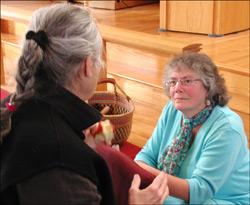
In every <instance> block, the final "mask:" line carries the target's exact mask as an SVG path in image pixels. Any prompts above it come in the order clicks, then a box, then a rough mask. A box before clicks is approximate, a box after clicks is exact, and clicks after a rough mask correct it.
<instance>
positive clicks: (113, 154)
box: [96, 145, 155, 204]
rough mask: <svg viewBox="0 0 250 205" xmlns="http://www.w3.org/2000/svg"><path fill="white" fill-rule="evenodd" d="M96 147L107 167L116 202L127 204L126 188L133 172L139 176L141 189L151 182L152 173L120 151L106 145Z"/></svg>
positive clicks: (129, 184)
mask: <svg viewBox="0 0 250 205" xmlns="http://www.w3.org/2000/svg"><path fill="white" fill-rule="evenodd" d="M96 149H97V151H98V153H99V154H100V155H101V156H102V157H103V158H104V160H105V161H106V164H107V165H108V167H109V171H110V173H111V177H112V181H113V187H114V191H115V196H116V200H117V204H128V190H129V188H130V186H131V182H132V180H133V178H134V175H135V174H139V175H140V177H141V186H140V188H141V189H144V188H146V187H147V186H148V185H150V184H151V183H152V182H153V180H154V178H155V176H154V175H153V174H151V173H149V172H147V171H146V170H144V169H143V168H141V167H140V166H139V165H137V164H136V163H135V162H134V161H133V160H132V159H131V158H130V157H128V156H127V155H125V154H123V153H122V152H119V151H117V150H116V149H114V148H112V147H109V146H106V145H99V146H98V147H97V148H96Z"/></svg>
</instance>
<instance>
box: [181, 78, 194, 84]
mask: <svg viewBox="0 0 250 205" xmlns="http://www.w3.org/2000/svg"><path fill="white" fill-rule="evenodd" d="M183 82H184V84H185V85H192V84H193V80H191V79H185V80H183Z"/></svg>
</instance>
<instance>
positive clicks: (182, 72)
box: [169, 67, 198, 78]
mask: <svg viewBox="0 0 250 205" xmlns="http://www.w3.org/2000/svg"><path fill="white" fill-rule="evenodd" d="M169 77H170V78H188V77H193V78H194V77H198V75H197V73H196V72H195V71H193V70H192V69H190V68H187V67H186V68H181V69H180V68H174V69H173V70H172V71H171V72H170V75H169Z"/></svg>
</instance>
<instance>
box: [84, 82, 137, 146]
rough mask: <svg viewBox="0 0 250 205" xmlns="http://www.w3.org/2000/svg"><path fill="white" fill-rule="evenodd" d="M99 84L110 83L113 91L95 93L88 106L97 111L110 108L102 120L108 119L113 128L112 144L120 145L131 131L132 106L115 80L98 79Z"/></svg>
mask: <svg viewBox="0 0 250 205" xmlns="http://www.w3.org/2000/svg"><path fill="white" fill-rule="evenodd" d="M101 83H112V84H113V85H114V91H113V92H111V91H95V92H94V95H93V96H92V97H91V98H90V99H89V100H88V104H89V105H91V106H93V107H94V108H96V109H97V110H99V111H101V110H102V109H103V108H104V107H106V106H109V107H110V110H109V112H108V113H107V114H105V115H104V119H109V120H110V121H111V123H112V124H113V125H114V128H115V137H114V139H113V140H112V144H119V145H121V144H122V143H123V142H124V141H126V140H127V138H128V137H129V134H130V131H131V127H132V118H133V112H134V104H133V102H132V100H131V99H130V97H128V96H127V95H126V93H125V92H124V91H123V90H122V89H121V88H120V86H119V85H118V84H117V83H116V81H115V79H113V78H104V79H100V80H99V81H98V84H101ZM116 88H118V89H119V90H120V91H121V93H122V95H121V94H119V93H118V92H117V91H116Z"/></svg>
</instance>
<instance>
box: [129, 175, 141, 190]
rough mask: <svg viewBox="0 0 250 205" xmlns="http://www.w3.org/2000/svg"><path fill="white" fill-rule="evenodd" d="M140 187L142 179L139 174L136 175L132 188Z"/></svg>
mask: <svg viewBox="0 0 250 205" xmlns="http://www.w3.org/2000/svg"><path fill="white" fill-rule="evenodd" d="M140 185H141V177H140V176H139V174H135V175H134V178H133V181H132V183H131V188H135V189H139V187H140Z"/></svg>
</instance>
